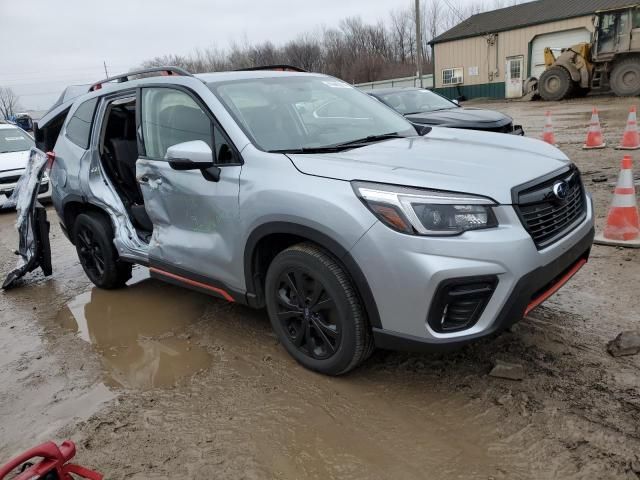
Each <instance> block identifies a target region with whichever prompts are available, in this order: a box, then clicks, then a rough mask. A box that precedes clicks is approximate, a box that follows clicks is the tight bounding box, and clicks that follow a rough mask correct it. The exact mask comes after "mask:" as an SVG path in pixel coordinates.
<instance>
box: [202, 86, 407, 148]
mask: <svg viewBox="0 0 640 480" xmlns="http://www.w3.org/2000/svg"><path fill="white" fill-rule="evenodd" d="M209 87H210V88H211V90H212V91H213V92H214V93H215V94H216V96H217V97H218V98H219V99H220V101H221V102H222V103H223V104H224V105H225V107H226V108H227V110H228V111H229V113H231V115H232V116H233V117H234V118H235V119H236V121H237V122H238V123H239V124H240V126H241V127H242V128H243V129H244V130H245V132H246V133H247V134H248V135H249V136H250V137H251V138H252V139H253V141H254V143H255V145H256V146H257V147H259V148H261V149H263V150H267V151H282V150H284V151H287V150H294V151H299V150H304V149H313V148H321V147H329V146H334V145H339V144H342V143H348V142H354V141H356V140H360V139H366V137H373V136H379V135H391V134H397V135H399V136H412V135H416V131H415V129H414V128H413V127H412V125H411V124H410V123H409V122H407V121H406V120H405V119H404V118H402V117H401V116H400V115H397V114H396V113H395V112H393V111H392V110H390V109H389V108H387V107H386V106H384V105H382V104H381V103H380V102H378V101H376V100H374V99H373V98H370V97H369V96H368V95H366V94H364V93H362V92H360V91H359V90H357V89H355V88H353V87H352V86H351V85H349V84H347V83H345V82H342V81H340V80H337V79H335V78H331V77H319V76H318V77H315V76H308V75H305V76H290V75H288V76H282V77H272V78H256V79H247V80H239V81H238V80H236V81H231V82H224V83H213V84H210V85H209ZM352 148H353V147H352Z"/></svg>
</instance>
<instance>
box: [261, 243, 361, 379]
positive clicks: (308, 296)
mask: <svg viewBox="0 0 640 480" xmlns="http://www.w3.org/2000/svg"><path fill="white" fill-rule="evenodd" d="M265 295H266V303H267V311H268V312H269V318H270V320H271V325H272V326H273V329H274V331H275V332H276V334H277V335H278V337H279V339H280V341H281V342H282V344H283V345H284V347H285V348H286V349H287V351H288V352H289V354H290V355H291V356H293V357H294V358H295V359H296V360H297V361H298V362H300V363H301V364H302V365H304V366H305V367H307V368H309V369H311V370H315V371H318V372H321V373H324V374H327V375H341V374H343V373H346V372H348V371H350V370H352V369H354V368H355V367H357V366H358V365H359V364H360V363H361V362H363V361H364V360H365V359H366V358H367V357H368V356H369V355H370V354H371V352H372V351H373V339H372V336H371V331H370V329H369V325H368V322H367V319H366V315H365V313H364V309H363V307H362V305H361V303H360V300H359V298H358V295H357V293H356V291H355V289H354V287H353V286H352V283H351V280H350V279H349V277H348V275H347V274H346V272H345V271H344V269H343V268H342V266H341V265H340V264H339V263H338V262H337V261H336V260H335V259H334V258H333V257H332V256H331V255H329V254H328V253H327V252H325V251H324V250H322V249H320V248H318V247H317V246H315V245H313V244H310V243H301V244H298V245H294V246H292V247H290V248H287V249H286V250H284V251H282V252H281V253H279V254H278V255H277V256H276V258H275V259H274V260H273V262H271V265H270V266H269V270H268V271H267V278H266V284H265Z"/></svg>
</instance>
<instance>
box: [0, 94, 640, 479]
mask: <svg viewBox="0 0 640 480" xmlns="http://www.w3.org/2000/svg"><path fill="white" fill-rule="evenodd" d="M469 104H473V105H482V104H481V103H480V102H473V103H472V102H469ZM593 104H595V105H597V106H598V107H599V108H600V110H601V119H602V121H603V126H604V130H605V136H606V137H607V140H608V141H609V142H610V143H611V144H615V143H616V141H618V139H619V137H620V136H621V134H622V130H623V127H624V124H625V120H626V112H627V108H628V106H629V102H628V101H625V100H622V99H612V98H607V97H599V98H589V99H584V100H580V101H572V102H563V103H558V104H550V103H517V102H513V103H506V102H491V103H488V104H486V105H488V106H489V107H490V108H494V109H498V110H502V111H504V112H506V113H509V114H511V115H512V116H513V117H514V118H515V119H516V121H517V122H518V123H522V124H523V125H524V127H525V129H526V132H527V134H528V135H530V136H539V135H540V133H541V131H542V127H543V124H544V112H545V110H546V109H551V111H552V112H553V114H554V120H555V125H556V136H557V140H558V142H559V144H560V147H561V149H562V150H563V151H565V152H566V153H567V155H569V156H570V157H571V158H572V159H573V160H574V161H575V162H576V163H577V164H578V165H579V166H580V168H581V169H582V171H583V173H584V179H585V183H586V186H587V188H588V189H589V190H590V191H591V192H592V193H593V194H594V197H595V203H596V210H597V215H598V223H599V225H601V224H602V221H603V219H604V216H605V214H606V210H607V208H608V204H609V201H610V195H611V191H612V186H611V185H610V182H615V179H616V176H617V173H618V165H619V161H620V158H621V154H620V152H618V151H616V150H614V149H612V148H608V149H606V150H599V151H589V152H584V151H582V150H581V148H580V147H581V146H582V143H583V140H584V136H585V129H586V125H587V124H588V121H589V116H590V111H591V106H592V105H593ZM634 157H635V158H636V159H637V160H638V159H640V158H639V157H640V154H634ZM638 171H640V165H638ZM601 175H606V176H607V181H605V182H602V183H594V182H593V181H592V178H594V177H597V176H601ZM14 218H15V213H12V212H8V213H2V214H0V274H1V275H2V277H4V275H5V274H6V273H7V272H8V271H9V269H10V268H11V266H12V265H13V264H14V262H15V257H14V256H13V254H12V253H11V251H12V250H13V249H14V248H15V245H17V239H16V235H15V233H14V232H13V222H14ZM50 218H51V219H52V220H55V214H54V212H53V211H51V210H50ZM52 246H53V250H54V252H55V257H54V259H53V266H54V274H53V277H51V278H48V279H45V278H43V277H41V276H39V275H31V276H30V277H29V279H28V282H27V283H26V284H25V285H24V286H23V287H22V288H19V289H15V290H12V291H9V292H4V293H1V294H0V385H1V387H0V459H7V458H9V457H10V456H12V455H14V454H16V453H18V452H19V451H21V450H22V449H25V448H26V447H29V446H31V445H34V444H36V443H38V442H40V441H43V440H46V439H56V440H58V441H59V440H62V439H65V438H71V439H73V440H75V441H76V442H77V445H78V456H77V459H78V461H79V462H80V463H82V464H84V465H87V466H91V467H94V468H96V469H97V470H99V471H101V472H103V473H105V474H106V477H107V478H112V479H122V478H138V479H142V478H153V479H156V478H158V479H159V478H247V479H258V478H259V479H262V478H276V479H302V478H310V479H329V478H362V479H365V478H366V479H382V478H395V479H400V478H401V479H414V478H415V479H419V478H420V479H421V478H430V479H440V478H442V479H455V478H464V479H467V478H473V479H507V478H508V479H547V478H563V479H571V478H589V479H598V478H603V479H604V478H606V479H634V478H638V476H639V475H636V473H634V472H633V470H634V469H636V470H638V472H640V464H639V463H640V462H638V456H640V380H639V377H638V374H639V373H640V370H639V368H640V356H635V357H624V358H619V359H614V358H612V357H611V356H609V355H608V354H607V352H606V342H607V341H608V340H610V339H612V338H613V337H615V336H616V335H617V334H618V332H620V331H621V330H624V329H632V328H638V323H639V322H640V308H639V307H638V302H639V301H640V298H639V296H638V292H639V289H638V279H639V278H640V251H634V250H622V249H616V248H611V247H601V246H595V247H594V249H593V252H592V258H591V261H590V262H589V264H588V265H587V266H586V267H585V268H584V269H583V270H582V271H581V272H580V273H579V274H578V275H577V276H576V277H575V278H574V279H573V280H572V281H571V282H570V284H569V285H567V286H566V287H565V288H564V289H562V290H561V291H560V292H559V293H558V294H557V295H556V296H554V297H553V298H552V299H550V300H549V301H548V302H547V303H546V304H545V305H544V306H543V307H541V308H539V309H537V310H536V311H534V312H533V313H532V314H531V315H530V316H529V317H528V318H526V319H525V320H523V321H522V322H521V323H520V324H518V325H517V326H516V327H515V328H514V329H513V331H510V332H505V333H503V334H501V335H499V336H497V337H495V338H490V339H486V340H483V341H481V342H479V343H476V344H473V345H470V346H468V347H465V348H463V349H462V350H459V351H457V352H453V353H449V354H446V355H418V354H406V353H394V352H385V351H378V352H376V353H375V354H374V356H373V358H371V359H370V360H369V361H368V362H367V363H366V364H365V365H364V366H362V367H361V368H359V369H358V370H356V371H354V372H353V373H351V374H349V375H347V376H345V377H341V378H327V377H323V376H321V375H317V374H314V373H311V372H309V371H306V370H304V369H303V368H302V367H300V366H299V365H297V364H296V363H295V362H294V361H293V360H292V359H291V358H290V357H289V356H288V355H287V354H286V353H285V352H284V350H283V348H282V347H281V346H279V345H278V343H277V341H276V339H275V337H274V335H273V334H272V332H271V329H270V326H269V321H268V319H267V316H266V314H265V312H262V311H253V310H250V309H248V308H244V307H241V306H237V305H230V304H227V303H224V302H222V301H218V300H216V299H212V298H209V297H205V296H202V295H199V294H197V293H193V292H189V291H186V290H183V289H180V288H177V287H173V286H170V285H164V284H161V283H159V282H157V281H155V280H151V279H149V278H148V275H147V273H146V270H145V269H143V268H140V269H138V270H136V271H135V275H134V279H133V280H132V281H131V282H130V285H129V286H128V287H127V288H126V289H124V290H120V291H101V290H97V289H95V288H92V286H91V285H90V284H89V282H88V280H87V278H86V277H85V276H84V274H83V272H82V269H81V267H80V265H79V263H78V261H77V258H76V254H75V251H74V249H73V247H72V246H71V244H70V243H69V242H68V241H67V240H66V239H65V238H64V236H63V235H62V233H61V231H60V229H59V227H58V226H57V225H56V224H55V222H52ZM496 359H500V360H506V361H511V362H516V363H520V364H522V365H523V366H524V369H525V374H526V375H525V379H524V380H523V381H522V382H514V381H509V380H501V379H496V378H493V377H490V376H489V375H488V372H489V371H490V369H491V367H492V364H493V362H494V361H495V360H496ZM0 461H1V460H0ZM634 462H635V463H634ZM632 464H633V466H632Z"/></svg>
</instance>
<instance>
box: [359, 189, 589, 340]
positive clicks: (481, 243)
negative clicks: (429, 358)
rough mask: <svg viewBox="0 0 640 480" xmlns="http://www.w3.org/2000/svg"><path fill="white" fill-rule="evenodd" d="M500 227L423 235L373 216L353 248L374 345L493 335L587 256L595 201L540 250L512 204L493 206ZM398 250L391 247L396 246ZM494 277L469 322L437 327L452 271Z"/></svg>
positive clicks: (456, 275)
mask: <svg viewBox="0 0 640 480" xmlns="http://www.w3.org/2000/svg"><path fill="white" fill-rule="evenodd" d="M496 213H497V215H498V216H499V220H500V227H498V228H496V229H493V230H486V231H477V232H467V233H465V234H464V235H461V236H459V237H449V238H444V239H443V238H433V237H431V238H424V237H413V236H407V235H403V234H399V233H396V232H393V231H391V230H390V229H389V228H387V227H385V226H384V225H381V224H376V225H375V226H374V227H372V228H371V230H370V231H369V232H368V233H367V234H366V235H365V236H364V237H363V238H362V239H361V240H360V241H359V242H358V243H357V244H356V246H355V247H354V248H353V249H352V251H351V255H352V257H353V258H354V260H355V261H356V262H358V264H359V265H360V266H361V268H362V269H363V271H364V275H365V277H366V278H367V280H368V281H369V286H370V288H371V291H372V293H373V297H374V300H375V303H376V306H377V308H378V312H379V315H380V323H381V324H380V325H374V326H373V333H374V339H375V343H376V346H378V347H380V348H387V349H393V350H433V349H434V348H437V347H439V346H440V347H445V346H446V347H451V346H455V345H460V344H464V343H467V342H469V341H472V340H475V339H478V338H481V337H484V336H487V335H490V334H492V333H494V332H497V331H500V330H502V329H505V328H507V327H509V326H510V325H512V324H514V323H516V322H518V321H519V320H520V319H522V318H523V316H524V315H525V314H526V313H528V311H529V309H531V308H534V307H535V306H537V305H538V304H539V303H541V302H542V301H544V300H545V299H546V298H547V297H548V296H550V294H551V293H555V291H556V290H557V289H559V288H560V286H561V285H562V284H563V283H564V282H566V281H567V280H568V279H569V278H570V277H571V276H572V275H573V274H574V273H575V272H576V271H577V270H578V269H579V267H581V266H582V265H583V264H584V262H585V261H586V260H587V259H588V257H589V252H590V250H591V245H592V242H593V237H594V228H593V206H592V204H591V202H590V201H589V202H588V207H587V216H586V218H585V220H584V221H583V222H582V223H581V224H580V225H579V226H578V227H577V228H575V229H574V230H573V231H571V232H570V233H569V234H567V235H566V236H565V237H564V238H562V239H561V240H559V241H558V242H556V243H554V244H553V245H551V246H549V247H548V248H546V249H544V250H537V249H536V247H535V244H534V243H533V240H532V239H531V237H530V236H529V234H528V233H527V232H526V231H525V230H524V228H523V227H522V224H521V223H520V221H519V220H518V218H517V214H516V213H515V211H514V210H513V207H511V206H501V207H498V208H497V209H496ZM391 252H393V253H391ZM465 277H469V278H478V277H494V278H497V279H498V282H497V285H496V287H495V290H494V291H493V294H492V295H491V298H490V299H489V301H488V303H487V304H486V306H485V307H484V310H483V312H482V314H481V315H480V316H479V318H478V320H477V321H476V322H475V323H474V324H473V325H471V326H470V327H469V328H467V329H464V330H460V331H454V332H450V333H441V332H436V331H434V330H433V329H432V328H431V326H430V325H429V322H428V317H429V312H430V310H431V307H432V306H433V305H434V304H436V303H437V295H438V292H439V287H440V286H441V285H442V284H444V283H446V282H448V281H450V280H451V279H461V278H465Z"/></svg>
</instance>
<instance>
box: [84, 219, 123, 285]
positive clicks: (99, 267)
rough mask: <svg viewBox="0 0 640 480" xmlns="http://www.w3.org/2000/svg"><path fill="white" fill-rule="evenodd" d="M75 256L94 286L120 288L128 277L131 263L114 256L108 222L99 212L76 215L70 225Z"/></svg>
mask: <svg viewBox="0 0 640 480" xmlns="http://www.w3.org/2000/svg"><path fill="white" fill-rule="evenodd" d="M73 238H74V240H75V244H76V250H77V252H78V258H79V259H80V263H81V264H82V268H83V270H84V272H85V273H86V274H87V277H89V280H91V281H92V282H93V283H94V284H95V285H96V286H98V287H100V288H106V289H113V288H120V287H123V286H124V284H125V283H126V282H127V280H129V279H130V278H131V267H132V266H131V264H130V263H126V262H122V261H120V260H119V259H118V253H117V252H116V249H115V247H114V245H113V230H112V228H111V223H110V222H109V220H107V219H106V218H105V217H103V216H102V215H98V214H86V213H83V214H80V215H78V218H77V219H76V222H75V224H74V228H73Z"/></svg>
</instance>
